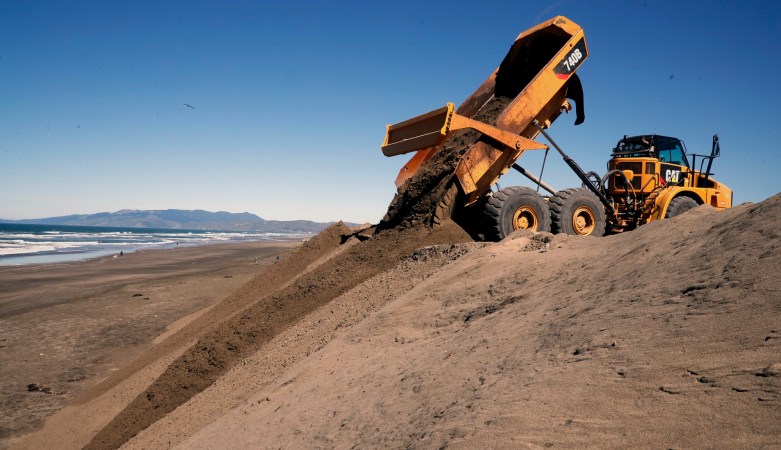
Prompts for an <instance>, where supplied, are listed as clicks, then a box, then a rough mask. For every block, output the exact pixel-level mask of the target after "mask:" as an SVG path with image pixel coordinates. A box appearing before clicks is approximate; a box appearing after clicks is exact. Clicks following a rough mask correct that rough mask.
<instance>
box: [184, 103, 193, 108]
mask: <svg viewBox="0 0 781 450" xmlns="http://www.w3.org/2000/svg"><path fill="white" fill-rule="evenodd" d="M182 104H183V105H184V106H186V107H188V108H192V109H195V106H193V105H191V104H189V103H182Z"/></svg>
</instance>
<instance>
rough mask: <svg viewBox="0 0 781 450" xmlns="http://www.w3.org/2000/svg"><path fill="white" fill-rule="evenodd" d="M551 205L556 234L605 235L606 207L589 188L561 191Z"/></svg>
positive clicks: (553, 227)
mask: <svg viewBox="0 0 781 450" xmlns="http://www.w3.org/2000/svg"><path fill="white" fill-rule="evenodd" d="M549 204H550V215H551V231H553V232H554V233H566V234H570V235H576V236H604V235H605V207H604V206H603V205H602V203H601V202H600V201H599V198H597V196H596V195H594V193H593V192H591V191H590V190H589V189H588V188H580V189H564V190H562V191H559V192H557V193H556V195H554V196H553V197H551V199H550V203H549Z"/></svg>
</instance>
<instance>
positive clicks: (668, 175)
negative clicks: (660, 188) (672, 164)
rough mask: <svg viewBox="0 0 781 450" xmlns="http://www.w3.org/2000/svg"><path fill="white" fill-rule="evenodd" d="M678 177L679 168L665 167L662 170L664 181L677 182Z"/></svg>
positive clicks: (679, 173)
mask: <svg viewBox="0 0 781 450" xmlns="http://www.w3.org/2000/svg"><path fill="white" fill-rule="evenodd" d="M680 178H681V171H680V170H673V169H667V170H665V172H664V181H666V182H667V183H673V184H677V183H678V180H679V179H680Z"/></svg>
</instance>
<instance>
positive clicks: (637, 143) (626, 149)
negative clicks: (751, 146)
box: [607, 134, 732, 226]
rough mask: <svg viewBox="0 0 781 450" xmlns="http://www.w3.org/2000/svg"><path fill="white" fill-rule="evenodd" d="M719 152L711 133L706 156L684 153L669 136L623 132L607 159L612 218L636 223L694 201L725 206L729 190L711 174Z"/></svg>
mask: <svg viewBox="0 0 781 450" xmlns="http://www.w3.org/2000/svg"><path fill="white" fill-rule="evenodd" d="M719 154H720V149H719V140H718V136H714V137H713V147H712V149H711V153H710V155H696V154H693V153H688V152H687V151H686V146H685V145H684V143H683V141H681V140H680V139H678V138H674V137H669V136H660V135H656V134H651V135H641V136H632V137H628V136H624V137H623V138H622V139H621V140H619V141H618V143H617V144H616V147H615V148H614V149H613V153H612V154H611V159H610V160H609V161H608V171H609V172H608V173H609V174H611V175H610V177H609V180H608V185H607V192H608V196H609V197H611V198H613V199H614V201H615V202H616V210H617V214H618V218H619V220H618V221H619V222H621V223H622V224H625V225H626V224H629V225H630V226H631V224H635V225H641V224H643V223H646V222H648V221H651V220H656V219H662V218H665V217H673V216H674V215H677V214H680V213H681V212H683V211H685V210H686V209H689V208H691V207H694V206H697V205H702V204H709V205H711V206H713V207H714V208H717V209H724V208H729V207H731V206H732V191H731V190H730V189H729V188H728V187H727V186H725V185H723V184H721V183H719V182H717V181H716V180H714V179H713V178H711V175H713V174H712V173H710V169H711V166H712V163H713V159H715V158H717V157H718V156H719ZM671 205H672V207H674V208H673V209H671Z"/></svg>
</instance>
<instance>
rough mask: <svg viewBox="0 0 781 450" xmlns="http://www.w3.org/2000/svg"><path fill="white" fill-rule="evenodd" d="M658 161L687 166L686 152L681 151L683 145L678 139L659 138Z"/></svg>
mask: <svg viewBox="0 0 781 450" xmlns="http://www.w3.org/2000/svg"><path fill="white" fill-rule="evenodd" d="M658 146H659V161H661V162H667V163H670V164H677V165H679V166H688V165H689V162H688V161H687V160H686V152H685V151H684V149H683V143H682V142H681V141H679V140H678V139H670V138H666V139H665V138H659V142H658Z"/></svg>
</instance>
